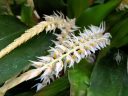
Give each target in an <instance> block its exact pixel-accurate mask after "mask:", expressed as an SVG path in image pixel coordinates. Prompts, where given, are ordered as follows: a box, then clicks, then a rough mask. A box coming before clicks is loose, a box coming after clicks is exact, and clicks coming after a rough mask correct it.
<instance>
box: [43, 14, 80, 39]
mask: <svg viewBox="0 0 128 96" xmlns="http://www.w3.org/2000/svg"><path fill="white" fill-rule="evenodd" d="M58 14H59V15H58ZM58 14H56V13H54V14H53V15H50V16H48V15H45V16H44V18H45V21H46V22H47V26H46V28H45V30H46V32H48V31H53V32H54V31H55V29H56V28H58V29H60V30H61V34H55V35H57V39H58V40H59V41H62V40H63V39H64V38H66V36H67V35H70V34H71V33H73V32H74V31H76V30H78V28H79V27H77V26H76V24H75V21H76V20H75V19H69V18H68V17H66V19H65V17H64V15H63V14H62V13H61V12H58Z"/></svg>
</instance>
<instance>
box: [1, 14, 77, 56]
mask: <svg viewBox="0 0 128 96" xmlns="http://www.w3.org/2000/svg"><path fill="white" fill-rule="evenodd" d="M58 14H59V15H58ZM58 14H56V13H54V14H53V15H50V16H48V15H45V16H44V18H45V21H42V22H40V23H39V24H37V25H35V26H33V27H32V28H30V29H28V30H26V31H25V33H24V34H22V35H21V36H20V37H19V38H17V39H15V40H14V42H12V43H10V44H9V45H8V46H7V47H5V48H4V49H2V50H1V51H0V58H2V57H3V56H5V55H6V54H8V53H9V52H11V51H12V50H14V49H15V48H16V47H18V46H20V45H21V44H23V43H24V42H26V41H28V40H29V39H31V38H32V37H34V36H35V35H38V34H39V33H41V32H42V31H43V30H46V32H48V31H55V29H56V28H58V29H60V30H61V34H59V37H58V38H57V39H58V40H60V41H62V39H63V38H65V37H66V35H69V34H70V33H72V32H74V31H75V30H77V29H78V27H77V26H76V25H75V19H69V18H68V17H66V19H65V18H64V15H63V14H62V13H59V12H58Z"/></svg>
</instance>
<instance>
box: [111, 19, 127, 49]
mask: <svg viewBox="0 0 128 96" xmlns="http://www.w3.org/2000/svg"><path fill="white" fill-rule="evenodd" d="M127 25H128V19H127V18H126V19H124V20H122V21H120V22H118V23H117V24H116V25H115V26H114V27H113V28H112V29H111V30H110V32H111V34H112V37H113V38H112V43H111V47H117V48H118V47H121V46H123V45H126V44H127V43H128V27H127Z"/></svg>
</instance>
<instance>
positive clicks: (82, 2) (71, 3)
mask: <svg viewBox="0 0 128 96" xmlns="http://www.w3.org/2000/svg"><path fill="white" fill-rule="evenodd" d="M67 2H68V15H69V17H71V18H74V17H75V18H77V17H79V16H80V14H81V13H82V12H83V11H84V10H85V9H86V8H87V7H89V0H68V1H67Z"/></svg>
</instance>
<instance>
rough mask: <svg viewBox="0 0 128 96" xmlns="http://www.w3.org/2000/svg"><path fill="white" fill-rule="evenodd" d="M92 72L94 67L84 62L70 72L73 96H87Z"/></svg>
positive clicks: (71, 93)
mask: <svg viewBox="0 0 128 96" xmlns="http://www.w3.org/2000/svg"><path fill="white" fill-rule="evenodd" d="M91 70H92V65H91V64H89V63H88V62H87V61H86V60H82V61H81V62H80V63H78V64H76V65H75V66H74V68H72V69H70V70H69V71H68V78H69V82H70V85H71V87H70V95H71V96H86V94H87V93H86V92H87V88H88V85H89V79H90V75H91Z"/></svg>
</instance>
